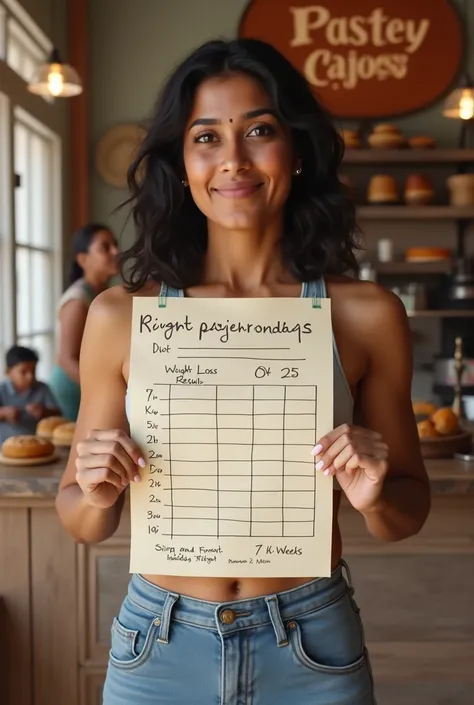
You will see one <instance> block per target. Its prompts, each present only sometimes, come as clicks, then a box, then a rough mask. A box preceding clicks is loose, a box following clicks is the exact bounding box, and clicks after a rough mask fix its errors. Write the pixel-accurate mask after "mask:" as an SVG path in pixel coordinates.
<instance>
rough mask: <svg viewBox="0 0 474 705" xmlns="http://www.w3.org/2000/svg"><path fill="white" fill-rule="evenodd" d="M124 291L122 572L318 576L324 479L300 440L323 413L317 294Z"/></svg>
mask: <svg viewBox="0 0 474 705" xmlns="http://www.w3.org/2000/svg"><path fill="white" fill-rule="evenodd" d="M159 303H162V302H161V300H158V299H157V298H142V297H135V299H134V307H133V322H132V346H131V366H130V386H129V390H130V391H129V394H130V398H129V403H130V419H131V421H130V426H131V433H132V436H133V437H134V438H135V440H136V441H137V442H138V443H139V444H140V445H141V447H142V448H143V449H144V451H145V452H146V455H147V456H148V466H147V468H146V469H145V470H144V471H143V472H142V478H143V481H142V482H141V483H134V484H133V485H132V487H131V519H132V546H131V564H130V570H131V572H134V573H145V574H157V575H160V574H161V575H190V576H219V577H252V576H253V577H257V576H259V577H289V576H290V577H312V576H321V577H322V576H328V575H330V569H331V534H332V479H331V478H327V477H325V476H324V475H322V474H321V473H316V472H315V469H314V458H313V456H312V455H311V449H312V448H313V446H314V445H315V443H316V441H317V440H318V438H320V437H321V436H322V435H324V434H325V433H327V432H328V431H329V430H330V429H331V428H332V423H333V352H332V329H331V314H330V302H329V300H328V299H322V300H313V299H188V298H169V299H167V300H166V302H165V305H164V306H159Z"/></svg>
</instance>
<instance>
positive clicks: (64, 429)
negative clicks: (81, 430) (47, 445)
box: [52, 421, 76, 446]
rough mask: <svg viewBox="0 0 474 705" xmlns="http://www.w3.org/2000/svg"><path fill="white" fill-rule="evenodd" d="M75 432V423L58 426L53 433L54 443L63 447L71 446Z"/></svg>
mask: <svg viewBox="0 0 474 705" xmlns="http://www.w3.org/2000/svg"><path fill="white" fill-rule="evenodd" d="M75 430H76V424H75V423H74V421H70V422H68V423H62V424H61V425H60V426H56V428H55V429H54V431H53V438H52V440H53V443H55V444H57V445H61V446H70V445H71V443H72V439H73V437H74V431H75Z"/></svg>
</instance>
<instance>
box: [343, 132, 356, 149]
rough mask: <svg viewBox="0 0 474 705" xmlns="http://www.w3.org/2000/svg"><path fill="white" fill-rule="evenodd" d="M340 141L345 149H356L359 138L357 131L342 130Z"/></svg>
mask: <svg viewBox="0 0 474 705" xmlns="http://www.w3.org/2000/svg"><path fill="white" fill-rule="evenodd" d="M342 139H343V140H344V144H345V146H346V148H347V149H358V148H359V147H360V137H359V133H358V132H357V130H342Z"/></svg>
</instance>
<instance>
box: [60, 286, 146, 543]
mask: <svg viewBox="0 0 474 705" xmlns="http://www.w3.org/2000/svg"><path fill="white" fill-rule="evenodd" d="M123 296H124V295H123V294H122V298H123ZM117 299H119V300H117ZM129 327H130V321H129V317H128V315H127V310H126V307H124V304H123V301H121V300H120V296H119V297H118V296H117V292H115V291H106V292H104V293H103V294H101V295H100V296H98V297H97V298H96V299H95V300H94V302H93V303H92V305H91V307H90V309H89V315H88V318H87V324H86V327H85V331H84V337H83V343H82V350H81V364H80V368H81V369H80V372H81V405H80V409H79V415H78V419H77V423H76V432H75V436H74V441H73V444H72V448H71V453H70V456H69V460H68V464H67V467H66V470H65V472H64V475H63V477H62V479H61V483H60V487H59V493H58V496H57V499H56V508H57V511H58V514H59V517H60V519H61V522H62V523H63V525H64V526H65V528H66V529H67V531H68V532H69V533H70V534H72V536H73V537H74V538H75V539H76V540H77V541H81V542H94V543H95V542H98V541H103V540H105V539H107V538H109V537H110V536H111V535H112V534H113V533H114V532H115V530H116V528H117V526H118V524H119V521H120V515H121V512H122V507H123V500H124V490H125V489H126V486H128V482H129V481H130V479H133V477H134V473H135V474H136V472H137V464H138V459H139V457H135V462H134V461H133V459H132V458H131V455H133V454H134V453H135V455H136V456H139V451H138V450H137V449H136V447H135V444H133V442H132V441H131V440H130V439H129V438H128V436H127V435H126V434H127V433H128V423H127V420H126V416H125V391H126V390H125V382H124V379H123V376H122V367H123V360H124V354H125V352H126V348H127V341H128V330H129ZM95 429H102V430H101V431H95ZM109 429H113V430H112V431H109ZM78 443H79V449H80V451H81V456H83V457H81V458H80V459H79V463H78V462H77V461H78V448H77V444H78ZM79 467H80V470H81V479H82V480H83V478H84V476H86V477H87V476H88V477H90V482H89V485H88V484H87V482H86V481H84V480H83V481H82V482H81V485H82V486H84V487H87V490H86V493H87V496H86V494H85V492H84V491H83V489H81V486H80V485H79V484H78V482H77V478H78V477H79V472H78V469H79Z"/></svg>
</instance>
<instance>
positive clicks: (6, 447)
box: [2, 436, 54, 459]
mask: <svg viewBox="0 0 474 705" xmlns="http://www.w3.org/2000/svg"><path fill="white" fill-rule="evenodd" d="M53 453H54V446H53V444H52V443H50V441H48V440H46V438H38V437H37V436H12V437H11V438H7V440H6V441H4V442H3V445H2V455H3V456H4V457H5V458H22V459H23V458H43V457H45V456H47V455H52V454H53Z"/></svg>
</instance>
